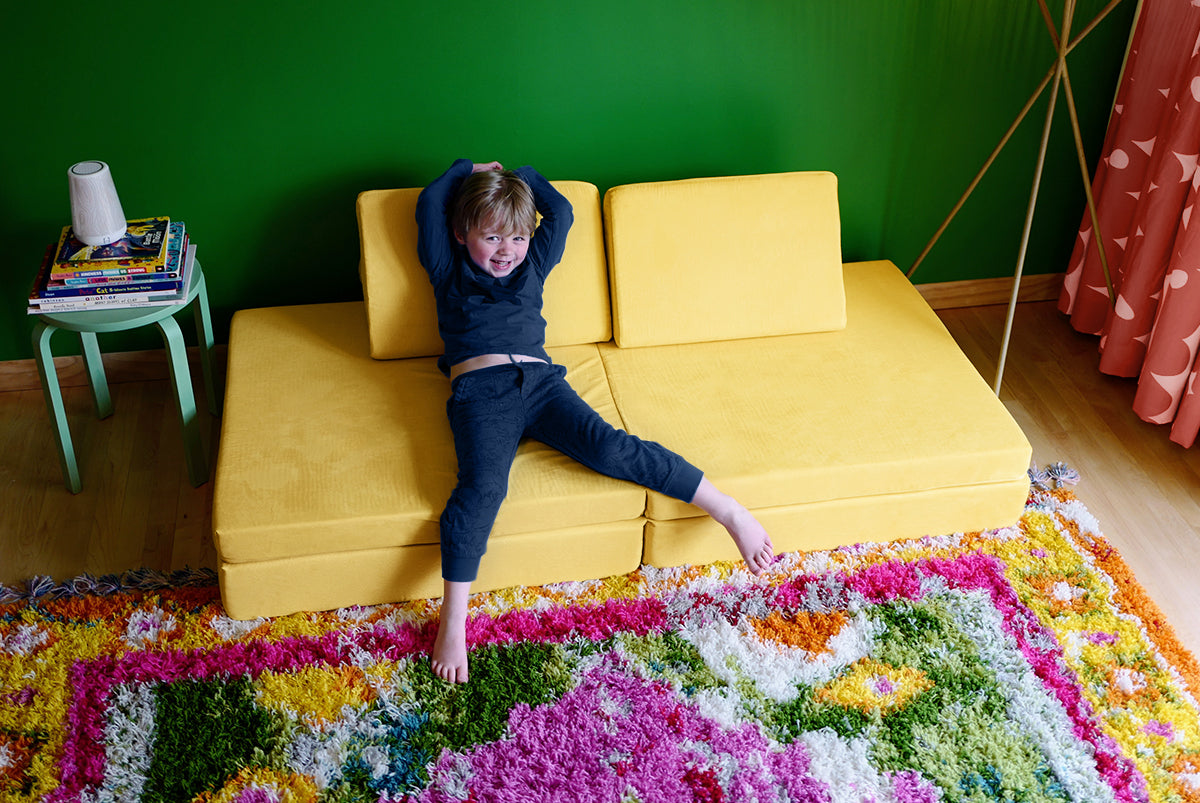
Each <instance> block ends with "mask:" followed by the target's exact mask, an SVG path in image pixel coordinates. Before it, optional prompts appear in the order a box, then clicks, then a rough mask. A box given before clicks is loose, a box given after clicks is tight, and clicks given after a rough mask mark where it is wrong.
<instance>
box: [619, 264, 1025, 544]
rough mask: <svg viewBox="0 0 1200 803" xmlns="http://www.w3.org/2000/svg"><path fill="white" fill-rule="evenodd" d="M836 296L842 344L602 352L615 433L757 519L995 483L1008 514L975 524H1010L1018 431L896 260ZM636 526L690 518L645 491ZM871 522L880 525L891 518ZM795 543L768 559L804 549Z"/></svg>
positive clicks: (1016, 510)
mask: <svg viewBox="0 0 1200 803" xmlns="http://www.w3.org/2000/svg"><path fill="white" fill-rule="evenodd" d="M845 286H846V298H847V325H846V328H845V329H843V330H841V331H836V332H823V333H812V334H806V335H791V336H781V337H775V338H760V339H755V340H730V341H724V342H719V343H698V344H691V345H676V346H658V347H652V348H640V349H622V348H615V347H613V346H611V345H606V346H602V347H601V355H602V356H603V359H604V367H605V370H606V371H607V373H608V377H609V382H610V383H611V386H612V390H613V396H614V398H615V399H616V402H617V407H618V409H619V410H620V413H621V417H622V418H623V419H624V421H625V423H626V427H627V428H628V430H629V431H630V432H632V433H634V434H636V435H639V436H641V437H643V438H649V439H652V440H657V441H660V442H662V443H663V444H665V445H667V446H669V447H670V448H672V449H675V450H676V451H678V452H680V453H681V454H682V455H683V456H684V457H686V458H687V459H688V460H690V461H691V462H693V463H694V464H696V465H697V466H698V467H699V468H700V469H701V470H703V471H705V472H706V474H707V475H708V476H709V477H710V478H711V479H712V480H713V482H714V483H716V484H717V485H718V487H720V488H722V489H723V490H725V491H726V492H728V493H730V494H732V495H733V496H735V497H737V498H738V499H739V500H741V501H742V502H743V503H744V504H746V506H747V507H750V508H752V509H756V510H771V509H774V508H788V507H792V506H796V505H806V504H828V503H832V502H836V501H837V500H851V501H850V506H856V505H860V502H859V500H863V499H866V500H870V499H883V498H887V497H889V496H890V497H895V496H897V495H912V494H921V493H924V492H929V491H933V490H937V489H971V488H985V487H987V486H989V485H992V484H1000V485H1002V486H1005V487H1006V488H1007V491H1005V492H1004V493H1003V494H1002V496H1003V497H1004V499H1005V500H1007V501H1006V502H1005V503H1004V505H1002V507H1005V506H1006V507H1005V509H1007V508H1009V507H1011V508H1012V510H1011V516H1008V517H1006V518H1003V519H1002V520H998V521H990V522H986V523H985V524H986V526H996V525H1002V524H1007V523H1011V522H1012V521H1015V520H1016V519H1017V517H1018V516H1019V514H1020V507H1021V503H1022V502H1023V501H1024V496H1023V493H1022V492H1021V491H1020V488H1021V487H1022V483H1024V485H1023V487H1024V488H1026V489H1027V488H1028V482H1027V479H1026V477H1025V472H1026V470H1027V468H1028V466H1029V459H1030V451H1031V450H1030V446H1029V443H1028V441H1027V440H1026V438H1025V436H1024V434H1023V433H1022V432H1021V430H1020V428H1019V427H1018V426H1017V424H1016V422H1015V421H1013V419H1012V417H1011V416H1010V415H1009V414H1008V411H1007V410H1005V409H1004V406H1003V405H1002V404H1001V403H1000V401H999V400H998V399H997V398H996V396H995V395H994V394H993V393H992V392H991V390H990V389H989V388H988V386H987V384H986V383H985V382H984V381H983V379H982V378H981V377H980V376H979V374H978V373H977V372H976V370H975V368H974V367H973V366H972V365H971V363H970V361H968V360H967V358H966V357H965V356H964V355H963V353H962V351H961V350H960V349H959V348H958V346H957V344H956V343H955V342H954V340H953V338H951V336H950V334H949V333H948V332H947V331H946V329H945V328H944V327H943V326H942V324H941V321H940V320H939V319H938V318H937V316H936V315H935V314H934V312H933V311H932V310H931V309H930V308H929V306H928V305H927V304H926V303H925V301H924V300H923V299H922V298H921V296H920V295H919V294H918V293H917V292H916V290H914V289H913V287H912V286H911V284H909V282H908V280H907V279H905V277H904V276H903V274H901V273H900V271H899V270H898V269H897V268H896V267H895V266H894V265H893V264H892V263H890V262H870V263H858V264H850V265H847V266H845ZM1014 489H1016V490H1014ZM1014 494H1015V499H1016V501H1015V507H1013V505H1012V501H1013V499H1014ZM932 498H933V497H931V499H932ZM936 508H937V503H936V502H931V504H930V505H929V510H928V511H927V512H929V513H930V514H932V513H935V512H936ZM646 515H647V518H649V519H650V520H652V521H654V522H668V521H671V520H677V519H686V518H689V517H694V516H696V510H695V508H693V507H691V506H690V505H685V504H683V503H681V502H678V501H676V500H674V499H670V498H668V497H665V496H661V495H659V494H654V493H651V494H650V496H649V502H648V506H647V513H646ZM878 515H879V516H880V518H881V522H882V523H883V524H885V525H886V518H887V517H888V516H889V515H891V514H890V513H889V508H888V506H887V505H883V506H881V507H880V509H879V513H878ZM1005 515H1007V514H1005ZM932 520H934V519H931V521H932ZM936 520H937V521H940V522H944V519H942V518H938V519H936ZM878 532H879V533H885V534H886V533H889V529H888V528H887V527H886V526H881V528H880V530H879V531H878ZM933 532H939V530H936V529H930V530H927V531H925V532H922V533H919V534H925V533H933ZM859 535H860V537H861V538H863V539H872V538H873V537H877V536H873V534H872V532H870V531H865V532H862V533H861V534H859ZM794 536H795V537H792V535H789V534H786V533H785V534H781V537H778V538H776V547H777V548H781V549H787V548H804V547H802V546H799V545H801V544H803V543H804V541H803V537H802V536H803V534H802V533H795V534H794ZM773 537H774V536H773ZM887 537H892V536H890V535H888V536H887ZM649 541H650V539H649V537H648V542H647V543H648V545H647V550H648V551H649V550H650V546H649ZM709 559H710V560H711V559H712V558H709Z"/></svg>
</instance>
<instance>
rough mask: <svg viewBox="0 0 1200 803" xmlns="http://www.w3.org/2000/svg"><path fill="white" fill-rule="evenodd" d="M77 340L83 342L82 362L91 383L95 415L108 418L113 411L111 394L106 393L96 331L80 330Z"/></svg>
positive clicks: (106, 383)
mask: <svg viewBox="0 0 1200 803" xmlns="http://www.w3.org/2000/svg"><path fill="white" fill-rule="evenodd" d="M79 342H80V343H82V344H83V364H84V366H85V367H86V368H87V372H88V378H89V379H90V380H91V383H92V398H93V399H95V400H96V417H97V418H108V417H109V416H110V415H112V411H113V404H112V396H110V395H109V393H108V378H107V377H106V376H105V375H104V358H103V357H101V356H100V344H99V343H97V342H96V333H95V332H80V333H79Z"/></svg>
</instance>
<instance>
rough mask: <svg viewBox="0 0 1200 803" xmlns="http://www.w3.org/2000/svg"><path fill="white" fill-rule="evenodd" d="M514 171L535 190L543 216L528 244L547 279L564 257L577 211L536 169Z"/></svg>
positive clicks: (528, 167)
mask: <svg viewBox="0 0 1200 803" xmlns="http://www.w3.org/2000/svg"><path fill="white" fill-rule="evenodd" d="M513 172H515V173H516V174H517V175H518V176H520V177H521V180H522V181H524V182H525V183H526V184H528V185H529V188H530V189H531V190H533V201H534V205H535V206H536V207H537V211H538V214H539V215H541V216H542V222H541V223H540V224H539V225H538V227H537V231H536V232H534V235H533V241H532V242H531V243H530V244H529V251H530V256H531V257H533V264H535V265H537V266H538V269H539V272H540V273H541V277H542V279H545V278H546V276H547V275H548V274H549V273H550V269H551V268H553V267H554V266H555V265H557V264H558V262H559V260H561V259H562V257H563V250H564V249H565V248H566V245H567V234H568V232H570V230H571V224H572V223H574V222H575V212H574V210H572V208H571V202H570V201H568V200H567V199H566V198H565V197H564V196H563V194H562V193H561V192H559V191H558V190H556V189H554V185H552V184H551V183H550V182H549V181H547V180H546V178H545V177H544V176H543V175H542V174H541V173H539V172H538V171H537V170H535V169H533V168H532V167H530V166H528V165H526V166H525V167H520V168H517V169H516V170H515V171H513Z"/></svg>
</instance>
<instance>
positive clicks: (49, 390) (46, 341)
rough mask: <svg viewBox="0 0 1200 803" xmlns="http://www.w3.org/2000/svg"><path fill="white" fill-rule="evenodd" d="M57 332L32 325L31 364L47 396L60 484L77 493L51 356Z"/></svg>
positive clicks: (75, 467) (39, 324) (72, 451)
mask: <svg viewBox="0 0 1200 803" xmlns="http://www.w3.org/2000/svg"><path fill="white" fill-rule="evenodd" d="M56 331H58V330H57V329H56V328H55V327H53V326H50V325H48V324H47V323H46V322H45V321H37V322H36V323H35V324H34V325H33V356H34V362H36V363H37V369H38V376H39V377H40V378H41V380H42V392H43V393H44V394H45V396H46V411H47V412H49V413H50V424H51V426H52V427H53V428H54V440H55V442H56V443H57V444H58V459H59V462H60V463H61V465H62V473H63V481H64V482H65V483H66V486H67V490H69V491H70V492H71V493H73V494H77V493H79V491H80V489H81V488H82V487H83V485H82V484H81V483H80V481H79V466H78V465H76V463H75V447H74V445H73V444H72V443H71V430H70V428H69V427H68V426H67V413H66V410H65V409H64V408H63V399H62V389H61V388H60V387H59V385H58V371H57V370H56V369H55V367H54V353H53V352H52V351H51V350H50V338H51V337H53V336H54V333H55V332H56Z"/></svg>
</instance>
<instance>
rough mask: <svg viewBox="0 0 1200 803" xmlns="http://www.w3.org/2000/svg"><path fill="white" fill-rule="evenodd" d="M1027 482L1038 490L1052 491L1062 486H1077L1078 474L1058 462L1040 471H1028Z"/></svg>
mask: <svg viewBox="0 0 1200 803" xmlns="http://www.w3.org/2000/svg"><path fill="white" fill-rule="evenodd" d="M1029 481H1030V482H1032V483H1033V484H1034V486H1036V487H1037V488H1038V489H1039V490H1042V491H1052V490H1054V489H1055V488H1061V487H1062V486H1064V485H1078V484H1079V472H1078V471H1076V470H1075V469H1073V468H1071V467H1070V466H1068V465H1067V464H1066V463H1063V462H1062V461H1059V462H1057V463H1052V464H1051V465H1049V466H1046V467H1045V468H1044V469H1042V470H1041V471H1034V470H1033V469H1032V468H1031V469H1029Z"/></svg>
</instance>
